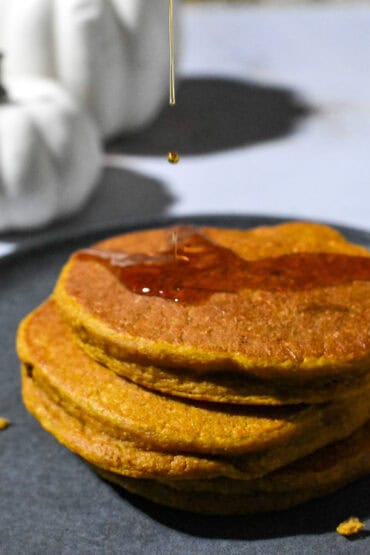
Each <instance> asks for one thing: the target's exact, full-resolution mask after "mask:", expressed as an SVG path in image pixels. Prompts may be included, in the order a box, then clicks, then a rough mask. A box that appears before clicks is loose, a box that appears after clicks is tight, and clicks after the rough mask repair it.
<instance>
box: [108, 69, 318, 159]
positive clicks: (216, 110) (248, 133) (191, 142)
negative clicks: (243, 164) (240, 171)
mask: <svg viewBox="0 0 370 555" xmlns="http://www.w3.org/2000/svg"><path fill="white" fill-rule="evenodd" d="M312 113H313V110H312V109H311V108H310V107H309V106H308V105H305V104H304V103H303V101H301V100H299V99H298V98H297V96H296V95H295V94H294V93H293V92H292V91H290V90H288V89H283V88H278V87H272V86H271V87H269V86H263V85H259V84H256V83H245V82H241V81H234V80H226V79H221V78H216V77H214V78H213V77H209V78H191V79H184V80H183V81H181V84H180V86H179V89H178V92H177V100H176V106H175V107H169V106H167V107H166V108H165V109H164V110H163V111H162V113H161V114H160V115H159V117H158V118H157V119H156V121H155V122H154V123H153V124H152V125H151V126H150V127H148V128H146V129H145V130H143V131H141V132H138V133H135V134H131V135H126V136H122V137H118V138H116V139H115V140H113V141H111V142H109V143H108V144H107V145H106V146H107V150H108V152H111V153H120V152H124V153H126V154H139V155H140V154H146V155H164V154H166V153H167V152H168V151H169V150H178V151H179V152H180V153H181V154H182V155H186V154H206V153H211V152H217V151H222V150H229V149H233V148H237V147H241V146H245V145H252V144H255V143H260V142H263V141H270V140H272V139H277V138H279V137H283V136H284V135H288V134H289V133H291V132H292V131H293V130H294V129H295V127H296V126H297V124H298V123H299V122H300V121H301V120H302V119H303V118H305V117H307V116H309V115H310V114H312Z"/></svg>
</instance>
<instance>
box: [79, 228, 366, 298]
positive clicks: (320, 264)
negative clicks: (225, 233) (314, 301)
mask: <svg viewBox="0 0 370 555" xmlns="http://www.w3.org/2000/svg"><path fill="white" fill-rule="evenodd" d="M75 256H76V257H78V258H79V259H85V260H86V259H87V260H88V259H93V260H96V261H98V262H100V263H102V264H104V265H105V266H106V267H108V268H109V269H110V271H112V272H113V273H114V274H115V275H116V276H117V277H118V279H119V280H120V281H121V282H122V283H123V284H124V285H125V287H126V288H127V289H129V290H131V291H132V292H134V293H137V294H139V295H146V296H156V297H162V298H165V299H170V300H172V301H175V302H186V303H199V302H202V301H205V300H207V299H208V298H209V297H210V296H211V295H212V294H214V293H237V292H238V291H240V290H242V289H261V290H265V291H287V290H289V291H301V290H310V289H315V288H318V287H332V286H336V285H344V284H347V283H352V282H353V281H370V257H366V256H349V255H345V254H339V253H325V252H323V253H310V252H300V253H292V254H284V255H281V256H277V257H266V258H260V259H257V260H245V259H244V258H241V257H240V256H238V255H237V254H236V253H235V252H234V251H232V250H230V249H228V248H226V247H222V246H221V245H217V244H215V243H213V242H212V241H210V240H209V239H208V238H207V237H206V236H204V235H203V234H202V233H201V232H199V231H197V230H196V229H194V228H191V227H179V228H177V229H176V230H175V231H172V233H170V236H169V248H168V249H167V250H165V251H163V252H160V253H158V254H157V255H154V256H152V255H146V254H140V253H138V254H130V255H129V254H126V253H124V252H111V251H106V250H99V249H86V250H84V251H80V252H78V253H76V254H75Z"/></svg>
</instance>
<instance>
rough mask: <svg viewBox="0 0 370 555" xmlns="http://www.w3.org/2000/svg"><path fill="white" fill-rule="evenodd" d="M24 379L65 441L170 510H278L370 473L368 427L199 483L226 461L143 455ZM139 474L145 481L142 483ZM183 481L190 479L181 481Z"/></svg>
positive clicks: (26, 390) (29, 400)
mask: <svg viewBox="0 0 370 555" xmlns="http://www.w3.org/2000/svg"><path fill="white" fill-rule="evenodd" d="M22 382H23V398H24V401H25V404H26V407H27V408H28V410H29V411H30V412H31V413H32V414H33V415H34V416H35V417H36V418H37V419H38V420H39V421H40V423H41V424H42V425H43V427H44V428H45V429H46V430H48V431H50V432H51V433H52V434H53V435H54V436H55V437H56V438H57V439H58V440H59V441H60V442H61V443H63V444H64V445H66V446H67V447H68V448H69V449H71V450H72V451H74V452H75V453H77V454H79V455H80V456H82V457H83V458H85V460H87V461H88V462H89V463H90V464H92V465H94V466H95V468H96V470H98V472H99V473H100V474H101V475H102V476H103V477H105V478H106V479H108V480H110V481H113V482H115V483H118V484H119V485H121V486H123V487H125V488H126V489H128V490H129V491H133V492H135V493H138V494H139V495H142V496H144V497H147V498H149V499H151V500H154V501H157V502H159V503H163V504H165V505H170V506H173V507H177V508H182V509H185V510H192V511H198V512H205V513H216V514H227V513H239V512H243V513H253V512H261V511H270V510H278V509H283V508H288V507H290V506H293V505H296V504H298V503H302V502H304V501H307V500H308V499H311V498H313V497H317V496H320V495H324V494H326V493H329V492H331V491H334V490H336V489H338V488H339V487H342V486H343V485H345V484H347V483H349V482H350V481H353V480H355V479H357V478H359V477H361V476H363V475H365V474H366V473H367V472H369V470H370V468H369V467H370V459H369V457H368V453H369V442H370V429H369V427H370V425H369V423H368V424H366V425H365V426H364V427H363V428H362V429H360V430H358V431H357V432H356V433H355V434H354V435H353V436H351V437H349V438H347V439H346V440H344V441H342V442H339V443H336V444H334V445H332V446H328V447H325V448H324V449H321V450H319V451H317V452H316V453H314V454H312V455H310V456H309V457H307V458H305V459H302V460H300V461H297V462H296V463H294V464H292V465H290V466H288V467H285V468H282V469H279V470H278V471H275V472H274V473H272V474H268V475H267V476H265V477H263V478H260V479H257V480H246V481H240V480H230V479H229V480H227V479H224V478H222V479H209V480H203V481H200V480H197V479H195V480H193V479H192V478H193V477H195V478H196V477H197V476H199V475H202V474H203V475H204V476H207V475H208V477H209V478H212V477H213V476H218V475H219V474H220V473H221V474H222V473H223V471H224V470H225V469H226V468H227V464H226V463H223V462H222V461H219V460H212V459H207V458H204V457H193V456H190V455H181V454H179V455H176V456H171V455H169V454H165V453H159V452H153V451H148V450H141V449H140V448H138V447H137V446H135V444H133V443H131V442H127V441H120V440H117V439H114V438H111V437H109V436H108V435H106V434H104V433H103V432H101V431H99V430H96V429H94V428H90V427H89V426H88V425H86V423H83V422H80V421H79V420H77V419H76V418H73V417H72V416H70V415H69V414H68V413H66V412H65V411H64V410H63V409H62V408H61V407H60V406H58V404H56V403H55V402H53V401H52V400H51V399H50V398H49V397H48V396H47V395H46V394H45V392H44V391H43V390H42V389H41V388H39V387H37V386H36V385H35V383H34V381H33V379H32V378H31V377H30V376H29V375H28V374H27V372H26V371H24V372H23V379H22ZM140 476H141V477H146V478H145V479H143V478H142V479H138V478H139V477H140ZM164 476H165V478H164V479H163V477H164ZM130 477H131V478H130ZM133 477H135V478H133ZM179 477H180V478H185V477H187V478H188V479H187V480H181V479H180V480H177V478H179ZM153 478H154V479H153ZM158 478H159V480H158Z"/></svg>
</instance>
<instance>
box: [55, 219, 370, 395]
mask: <svg viewBox="0 0 370 555" xmlns="http://www.w3.org/2000/svg"><path fill="white" fill-rule="evenodd" d="M175 231H176V230H175ZM199 234H200V235H201V236H202V238H203V239H204V240H205V241H208V243H211V244H212V245H215V246H216V247H215V248H219V249H224V251H222V252H227V253H229V254H230V253H231V255H232V256H234V258H235V257H236V259H237V260H238V261H242V263H243V262H244V263H245V262H248V264H249V266H250V267H251V268H252V270H253V268H256V272H257V273H258V276H259V277H260V278H261V279H260V281H258V280H257V281H258V283H257V285H256V284H253V279H252V278H253V275H254V274H253V271H252V270H251V272H252V273H251V275H250V277H249V281H248V282H247V283H249V284H250V283H252V285H249V286H248V287H244V286H241V285H240V283H239V286H238V288H237V289H236V290H232V291H225V290H223V287H224V286H222V287H221V290H217V280H215V282H216V285H215V289H216V291H215V292H213V293H212V294H210V295H208V296H207V298H205V299H202V302H196V303H191V302H190V303H189V302H174V301H173V300H171V299H168V298H161V297H159V296H147V295H143V294H137V293H135V292H133V291H132V290H131V289H130V288H128V287H127V286H126V285H127V284H126V285H125V283H126V282H125V283H124V282H122V280H121V279H118V277H117V274H116V273H115V272H112V271H111V269H110V268H109V267H107V266H106V264H102V263H101V261H100V260H97V259H94V258H89V257H80V256H73V257H72V258H71V260H70V261H69V262H68V264H67V265H66V267H65V268H64V270H63V272H62V274H61V277H60V279H59V280H58V283H57V286H56V289H55V292H54V299H55V301H56V302H57V304H58V306H59V308H60V309H61V311H62V312H63V314H64V317H65V318H66V319H67V321H68V322H69V324H70V325H71V326H72V327H73V328H74V330H75V332H76V333H77V335H78V336H79V337H80V340H81V341H82V342H84V343H86V345H88V346H89V353H90V354H92V355H93V356H95V355H96V356H98V353H105V357H106V358H105V362H106V364H107V365H110V361H111V360H114V363H112V364H111V366H112V368H113V367H114V369H116V370H117V367H118V365H119V364H120V362H119V361H125V360H130V361H132V362H136V363H139V364H143V363H144V364H146V365H148V364H149V365H153V366H155V367H158V368H162V369H163V368H175V369H176V368H177V369H178V368H181V369H184V370H185V369H191V370H192V372H193V373H194V372H195V373H197V374H198V375H201V376H202V375H204V374H208V373H209V372H210V371H213V372H217V371H220V372H222V373H225V372H229V373H232V372H235V371H237V372H239V373H244V374H246V375H248V376H251V377H252V378H257V379H258V380H267V381H269V382H271V383H272V384H273V387H276V385H277V384H280V386H282V385H283V384H284V383H285V380H286V387H287V388H288V387H290V386H291V385H292V386H293V387H295V390H296V392H297V391H298V390H299V387H300V386H304V384H305V383H308V384H309V386H308V387H309V388H310V387H311V388H312V391H314V389H315V388H317V390H318V389H319V388H320V387H321V388H323V387H324V386H325V384H326V386H327V385H328V384H329V385H330V384H335V383H336V382H340V381H341V380H342V379H343V378H344V380H345V382H346V383H347V384H348V387H352V386H353V387H357V386H358V385H359V382H360V381H361V379H363V378H364V375H365V374H366V373H368V372H369V371H370V335H369V327H370V281H369V279H368V277H366V275H365V278H366V279H365V278H364V277H362V278H361V277H360V278H359V276H358V273H356V271H355V268H356V267H357V266H358V265H360V266H361V265H365V266H366V265H367V271H368V266H369V263H368V262H367V260H368V258H369V252H368V250H367V249H364V248H362V247H359V246H356V245H353V244H351V243H349V242H347V241H346V240H345V239H344V238H343V237H342V236H341V235H340V234H339V233H338V232H336V231H334V230H333V229H331V228H329V227H326V226H323V225H318V224H308V223H289V224H283V225H279V226H275V227H262V228H256V229H253V230H249V231H237V230H227V229H215V228H203V229H201V230H200V231H199ZM172 235H173V230H169V229H159V230H151V231H144V232H138V233H131V234H126V235H123V236H119V237H116V238H113V239H108V240H106V241H103V242H101V243H99V244H98V245H97V246H96V249H98V250H100V251H101V250H103V251H105V252H107V251H109V252H110V253H111V254H112V253H117V252H118V253H121V254H122V253H127V254H128V255H135V254H137V253H142V254H143V255H144V256H149V255H150V256H155V255H159V256H161V253H163V252H164V251H166V250H167V251H168V249H169V248H171V246H169V245H170V243H171V236H172ZM229 254H228V255H229ZM329 255H330V256H332V259H330V256H329ZM300 257H301V258H300ZM330 260H331V262H330ZM364 260H365V262H363V261H364ZM274 261H275V262H276V261H277V262H279V264H278V266H277V267H276V268H277V269H276V268H275V266H274V264H275V262H274ZM333 261H334V263H333ZM277 262H276V264H277ZM303 262H304V264H303ZM337 263H338V268H339V267H340V268H341V271H339V270H338V271H337V272H336V271H335V269H336V266H337ZM328 264H329V266H330V264H331V266H330V268H331V269H330V270H328V272H329V274H327V271H326V270H327V268H328V267H329V266H328ZM265 266H266V268H269V272H270V273H269V274H268V275H267V273H266V275H262V274H261V272H263V268H264V267H265ZM285 266H287V267H288V270H289V271H288V274H287V275H285V273H284V272H285ZM227 268H228V267H227V265H226V266H225V269H227ZM261 268H262V270H261ZM274 268H275V270H276V271H275V270H274ZM325 268H326V269H325ZM343 268H344V270H345V271H344V270H343ZM351 269H352V270H353V272H352V273H351V271H352V270H351ZM342 270H343V271H344V273H343V271H342ZM266 272H267V270H266ZM291 272H293V274H292V273H291ZM295 272H296V273H297V272H298V273H297V275H298V278H299V279H298V278H297V276H295ZM346 272H347V273H346ZM231 273H232V272H231ZM275 274H276V275H275ZM344 274H346V276H347V277H343V275H344ZM347 274H348V275H347ZM365 274H366V272H365ZM217 275H218V274H217ZM256 275H257V274H256ZM292 275H293V278H294V279H293V281H292V280H291V276H292ZM281 276H283V277H281ZM294 276H295V277H294ZM307 276H308V277H307ZM351 276H352V277H351ZM231 277H232V276H231ZM296 278H297V279H296ZM311 278H312V280H313V281H312V283H316V285H315V286H312V283H311ZM324 278H325V279H324ZM305 280H306V281H305ZM315 280H316V281H315ZM231 281H232V280H231ZM310 283H311V284H310ZM323 283H324V285H323ZM292 284H293V285H292ZM300 284H304V287H303V285H302V287H301V285H300ZM320 284H321V285H320ZM117 361H118V362H117ZM364 379H365V380H367V379H368V377H366V378H364ZM152 385H153V386H154V380H153V384H152ZM267 389H268V388H267ZM339 389H340V387H339ZM333 391H334V395H335V387H334V389H333ZM343 391H344V390H343V388H342V390H341V393H343ZM183 393H184V394H185V393H186V391H185V392H183ZM267 395H268V396H269V395H270V393H267ZM293 397H294V395H293ZM314 397H315V395H314V393H312V395H311V398H314ZM304 398H305V397H304V395H303V399H304ZM322 398H323V397H320V394H318V397H317V399H318V400H319V401H320V400H322ZM293 400H294V402H296V401H298V399H297V398H296V397H294V398H293ZM230 401H232V399H230Z"/></svg>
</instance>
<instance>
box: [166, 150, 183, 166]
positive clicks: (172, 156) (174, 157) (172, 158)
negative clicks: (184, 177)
mask: <svg viewBox="0 0 370 555" xmlns="http://www.w3.org/2000/svg"><path fill="white" fill-rule="evenodd" d="M167 160H168V161H169V163H170V164H177V163H178V162H179V161H180V156H179V153H178V152H176V151H175V150H171V151H170V152H169V153H168V156H167Z"/></svg>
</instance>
